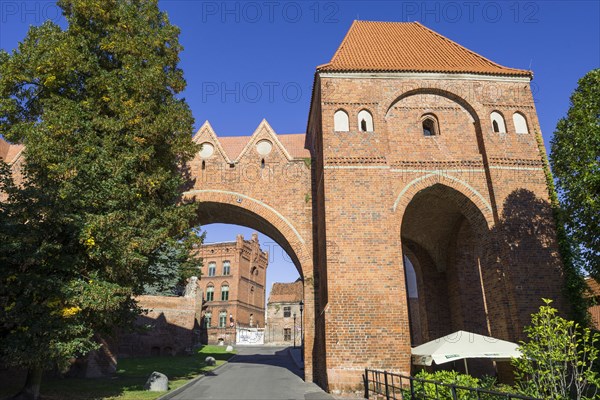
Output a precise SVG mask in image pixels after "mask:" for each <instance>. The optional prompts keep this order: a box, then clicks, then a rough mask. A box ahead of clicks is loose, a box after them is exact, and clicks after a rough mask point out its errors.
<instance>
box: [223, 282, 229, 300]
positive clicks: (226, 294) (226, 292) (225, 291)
mask: <svg viewBox="0 0 600 400" xmlns="http://www.w3.org/2000/svg"><path fill="white" fill-rule="evenodd" d="M227 300H229V285H223V286H221V301H227Z"/></svg>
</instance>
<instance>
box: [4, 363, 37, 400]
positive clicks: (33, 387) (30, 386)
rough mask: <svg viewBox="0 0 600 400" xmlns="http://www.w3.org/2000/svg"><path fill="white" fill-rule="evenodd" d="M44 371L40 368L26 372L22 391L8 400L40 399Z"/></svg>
mask: <svg viewBox="0 0 600 400" xmlns="http://www.w3.org/2000/svg"><path fill="white" fill-rule="evenodd" d="M43 372H44V370H43V369H42V368H40V367H34V368H30V369H29V371H27V380H26V381H25V386H23V389H21V391H20V392H19V393H17V394H16V395H14V396H13V397H11V398H10V399H9V400H38V399H39V397H40V384H41V383H42V374H43Z"/></svg>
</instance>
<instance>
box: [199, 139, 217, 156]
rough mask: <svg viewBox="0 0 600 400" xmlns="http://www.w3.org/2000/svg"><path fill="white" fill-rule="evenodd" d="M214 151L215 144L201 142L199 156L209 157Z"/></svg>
mask: <svg viewBox="0 0 600 400" xmlns="http://www.w3.org/2000/svg"><path fill="white" fill-rule="evenodd" d="M214 152H215V146H213V145H212V144H210V143H208V142H204V143H202V150H200V157H202V158H209V157H210V156H212V155H213V153H214Z"/></svg>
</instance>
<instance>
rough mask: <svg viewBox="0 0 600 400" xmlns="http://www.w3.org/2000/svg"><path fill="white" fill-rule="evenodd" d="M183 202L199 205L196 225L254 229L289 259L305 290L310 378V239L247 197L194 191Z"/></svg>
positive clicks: (307, 371)
mask: <svg viewBox="0 0 600 400" xmlns="http://www.w3.org/2000/svg"><path fill="white" fill-rule="evenodd" d="M183 200H184V201H186V202H191V201H194V202H197V203H200V204H201V207H200V208H199V212H198V219H197V221H196V222H197V223H198V224H200V225H206V224H211V223H226V224H236V225H243V226H246V227H249V228H252V229H255V230H257V231H259V232H261V233H264V234H265V235H267V236H269V237H270V238H271V239H273V240H274V241H275V242H277V244H279V245H280V246H281V247H282V248H283V250H285V252H286V253H287V254H288V255H289V256H290V258H291V259H292V262H293V263H294V266H295V267H296V269H297V270H298V273H299V274H300V276H301V278H302V281H303V286H304V304H305V307H304V315H303V318H304V323H303V326H304V358H305V368H304V373H305V379H307V380H311V379H312V375H313V364H312V362H313V356H312V354H313V347H314V337H315V334H314V329H315V323H314V318H315V313H314V304H315V300H314V296H315V295H314V286H313V282H314V279H313V262H312V253H311V251H310V250H309V249H310V246H311V245H312V241H311V238H310V237H309V238H305V237H304V236H303V235H302V233H301V231H300V230H299V229H298V228H297V227H296V226H295V225H294V223H293V222H292V221H290V220H289V219H288V218H286V217H285V216H284V215H282V214H281V213H280V212H279V211H277V210H276V209H275V208H273V207H272V206H270V205H268V204H267V203H265V202H263V201H261V200H259V199H256V198H253V197H251V196H249V195H247V194H243V193H239V192H234V191H227V190H220V189H197V190H190V191H187V192H184V193H183Z"/></svg>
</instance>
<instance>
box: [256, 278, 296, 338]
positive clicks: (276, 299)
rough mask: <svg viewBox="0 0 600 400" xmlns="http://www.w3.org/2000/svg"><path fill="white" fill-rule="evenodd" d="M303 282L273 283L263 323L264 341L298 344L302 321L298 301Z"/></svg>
mask: <svg viewBox="0 0 600 400" xmlns="http://www.w3.org/2000/svg"><path fill="white" fill-rule="evenodd" d="M303 291H304V290H303V284H302V281H300V280H297V281H296V282H292V283H278V282H276V283H274V284H273V287H272V288H271V293H269V301H268V302H267V314H266V321H267V323H266V325H265V343H269V344H276V345H286V346H300V344H301V341H302V323H301V320H300V318H301V316H302V313H303V311H304V310H303V311H302V312H301V311H300V307H301V306H300V303H301V302H302V301H303Z"/></svg>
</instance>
